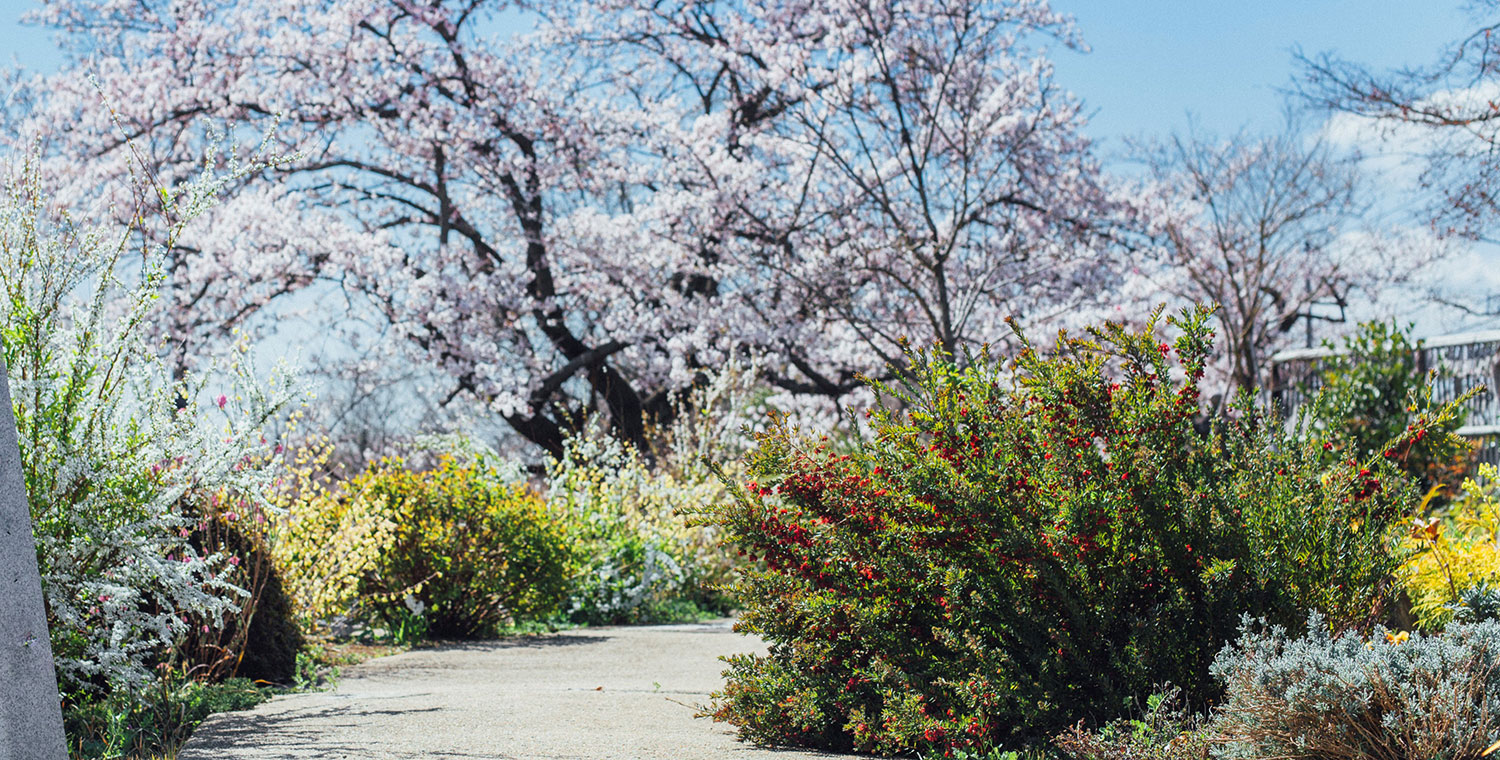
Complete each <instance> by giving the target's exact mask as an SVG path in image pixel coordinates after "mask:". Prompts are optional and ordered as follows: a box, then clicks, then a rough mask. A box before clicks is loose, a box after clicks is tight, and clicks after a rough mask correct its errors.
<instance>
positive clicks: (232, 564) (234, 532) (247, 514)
mask: <svg viewBox="0 0 1500 760" xmlns="http://www.w3.org/2000/svg"><path fill="white" fill-rule="evenodd" d="M186 511H187V513H188V514H190V515H193V516H195V517H196V521H197V525H196V526H195V527H194V528H193V530H192V534H191V536H190V540H191V542H192V545H193V546H194V547H195V548H197V550H198V551H199V552H200V553H202V554H204V555H214V556H222V557H225V558H226V564H225V565H224V566H223V567H222V568H221V569H220V574H221V575H222V576H223V577H225V578H226V579H227V580H229V581H230V582H231V583H233V584H235V585H236V586H238V587H239V588H242V589H244V590H245V596H244V598H243V599H242V600H241V601H240V604H239V611H238V612H237V613H236V614H233V615H229V616H227V617H226V618H225V620H224V622H223V624H222V625H220V626H214V625H210V621H206V620H199V621H197V625H195V626H193V627H192V628H190V629H189V631H188V634H187V636H186V637H185V638H184V640H183V641H182V642H181V643H180V644H179V645H178V647H177V650H178V654H179V656H180V657H181V659H182V661H183V662H182V664H183V666H184V667H186V668H187V669H188V672H190V673H191V674H192V675H193V677H195V678H198V679H200V680H210V681H216V680H222V679H224V678H227V677H230V676H243V677H245V678H249V679H251V680H261V681H268V682H271V683H277V684H290V683H292V682H293V680H294V679H295V677H296V670H297V653H298V652H300V651H301V650H302V648H303V647H304V646H305V645H306V641H305V639H304V638H303V635H302V630H301V628H299V627H298V625H297V621H296V619H295V617H294V614H293V610H292V607H291V604H290V601H289V600H288V599H287V595H286V591H285V589H284V588H283V586H282V582H281V576H280V574H279V573H278V572H277V570H276V564H275V562H274V561H273V560H272V557H271V549H270V544H269V533H270V520H268V518H267V515H266V512H265V510H264V509H263V508H262V507H260V506H258V505H256V504H255V503H254V502H251V501H247V500H244V499H238V498H230V497H226V496H225V495H223V494H217V493H216V494H213V495H210V496H208V497H206V498H203V497H199V498H197V499H192V500H190V505H189V506H188V507H187V510H186Z"/></svg>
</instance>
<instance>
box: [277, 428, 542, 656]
mask: <svg viewBox="0 0 1500 760" xmlns="http://www.w3.org/2000/svg"><path fill="white" fill-rule="evenodd" d="M321 455H322V456H326V448H325V449H323V453H322V454H321ZM318 456H320V454H319V453H316V452H315V453H312V454H309V455H308V457H309V458H308V459H306V460H299V462H298V465H299V469H300V470H301V472H300V474H299V475H298V477H299V478H302V482H301V483H300V484H292V488H291V489H290V490H291V491H292V492H294V493H300V494H301V495H300V496H298V497H296V498H291V499H289V500H288V503H287V505H286V508H287V514H286V517H285V518H284V520H283V523H282V525H281V526H280V529H279V531H278V535H277V541H276V556H277V559H278V561H279V562H280V564H281V566H282V567H283V571H284V573H285V574H286V576H287V578H288V587H289V589H290V591H291V593H292V595H293V597H294V598H295V599H297V601H298V603H299V604H300V605H301V606H302V608H303V610H304V611H305V614H306V615H307V616H308V617H311V618H313V619H328V618H331V617H333V616H334V615H338V614H344V613H347V612H349V611H350V610H354V609H356V608H359V609H363V610H366V611H368V612H370V613H371V614H373V616H374V617H375V618H376V620H377V621H379V622H383V623H385V624H386V625H388V626H393V627H394V626H397V625H410V624H412V623H416V624H418V625H419V626H420V628H421V630H422V631H423V632H425V633H426V635H428V636H431V637H434V638H472V637H478V636H486V635H491V634H493V633H495V631H496V629H497V628H499V627H500V626H502V625H504V624H507V623H512V622H517V621H522V620H533V619H538V618H542V617H546V616H549V615H551V614H553V613H554V612H556V611H557V608H558V605H559V604H560V603H561V602H562V600H563V599H564V598H565V597H566V594H567V589H568V586H569V575H570V566H571V564H572V550H571V548H570V542H569V536H568V531H567V529H566V525H565V523H564V521H563V520H562V519H560V516H559V515H558V514H557V513H556V512H555V511H554V510H552V509H550V508H549V507H548V506H547V503H546V502H545V501H544V500H543V499H542V498H541V497H540V496H539V495H538V494H537V493H536V492H535V491H534V490H532V489H531V488H530V487H528V486H527V485H525V484H520V483H511V482H508V480H507V479H506V478H504V477H501V475H500V473H498V472H497V471H495V469H494V468H493V467H491V466H490V465H488V464H485V463H483V462H480V461H461V460H459V459H455V458H454V457H452V456H449V455H443V456H440V457H439V458H438V460H437V464H436V466H435V467H433V468H432V469H430V470H426V471H417V470H413V469H410V468H408V466H407V465H406V463H405V462H404V461H403V460H402V459H400V458H390V459H384V460H381V461H380V462H377V463H375V464H372V465H370V467H368V468H367V469H366V470H365V471H364V472H363V473H361V474H360V475H358V476H356V477H354V478H352V479H350V480H348V481H347V482H344V483H342V484H340V485H338V486H336V487H331V488H330V487H327V486H325V485H323V484H321V483H319V482H318V481H317V480H316V478H314V477H313V476H312V475H311V472H313V471H315V469H316V468H315V467H314V466H313V465H314V464H315V462H316V458H317V457H318Z"/></svg>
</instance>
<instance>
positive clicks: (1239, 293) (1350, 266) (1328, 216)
mask: <svg viewBox="0 0 1500 760" xmlns="http://www.w3.org/2000/svg"><path fill="white" fill-rule="evenodd" d="M1136 148H1137V154H1138V157H1139V158H1140V159H1141V160H1142V161H1143V162H1144V163H1145V165H1146V167H1147V170H1148V175H1149V177H1150V180H1151V191H1150V192H1149V193H1146V194H1144V196H1143V197H1144V200H1143V208H1144V214H1143V215H1144V217H1145V218H1146V219H1148V220H1149V225H1148V226H1149V227H1150V229H1151V230H1152V231H1153V234H1154V238H1155V240H1156V241H1157V245H1158V246H1159V250H1160V251H1161V253H1162V255H1161V257H1160V259H1159V261H1158V262H1157V265H1156V266H1154V267H1152V268H1150V269H1148V270H1147V271H1148V272H1149V278H1150V279H1151V280H1152V282H1153V286H1154V289H1155V290H1156V292H1158V293H1160V294H1161V295H1162V296H1167V297H1171V298H1175V299H1177V300H1181V301H1185V302H1198V303H1213V304H1217V305H1218V310H1217V311H1216V313H1215V316H1216V319H1217V321H1218V323H1219V327H1220V329H1219V336H1218V345H1219V352H1220V354H1221V358H1222V365H1223V366H1222V368H1221V370H1222V371H1223V373H1224V374H1225V375H1226V378H1225V379H1226V385H1227V387H1226V393H1232V392H1234V391H1235V390H1238V389H1245V390H1251V391H1254V390H1257V389H1259V388H1260V387H1262V385H1263V384H1264V383H1265V382H1266V381H1268V380H1269V375H1268V373H1269V369H1270V358H1271V356H1272V355H1273V354H1274V353H1275V352H1277V351H1279V350H1281V349H1285V348H1289V347H1292V346H1296V345H1299V344H1304V342H1305V345H1306V346H1308V347H1311V346H1312V341H1313V331H1314V323H1316V322H1319V321H1322V322H1329V323H1343V322H1345V321H1346V319H1348V318H1349V316H1350V309H1351V306H1352V307H1355V308H1356V309H1357V308H1358V307H1360V306H1366V307H1368V306H1369V305H1370V304H1372V303H1374V302H1376V301H1378V300H1379V299H1380V298H1381V296H1382V294H1383V293H1384V291H1385V290H1386V289H1388V288H1391V287H1393V286H1396V285H1399V284H1401V283H1403V282H1405V281H1407V280H1408V279H1409V278H1410V277H1411V275H1412V274H1413V273H1414V272H1415V271H1416V270H1418V269H1419V268H1420V267H1422V266H1423V265H1425V264H1427V263H1429V262H1430V261H1431V260H1433V259H1434V258H1436V257H1437V256H1439V255H1441V253H1442V252H1443V249H1442V246H1440V245H1437V244H1436V243H1435V241H1432V240H1430V239H1426V238H1424V237H1423V236H1421V235H1415V234H1412V232H1411V231H1410V230H1403V229H1401V228H1399V227H1396V226H1391V225H1386V226H1380V225H1377V224H1376V223H1374V221H1373V219H1372V218H1371V217H1370V216H1368V215H1367V214H1366V212H1367V210H1368V209H1369V206H1370V199H1371V192H1370V187H1369V183H1368V178H1367V177H1365V176H1364V174H1363V172H1362V170H1361V167H1360V158H1359V156H1358V155H1354V154H1350V153H1348V152H1343V151H1340V150H1339V149H1338V148H1337V147H1335V146H1333V145H1331V144H1330V143H1329V142H1328V141H1327V140H1326V139H1325V137H1324V136H1323V134H1322V133H1320V132H1314V133H1310V134H1309V133H1308V132H1306V131H1305V130H1303V129H1301V128H1300V126H1299V120H1298V117H1297V116H1296V115H1295V114H1293V113H1288V115H1287V116H1286V120H1285V124H1284V128H1283V130H1282V131H1281V132H1279V133H1276V134H1271V135H1253V134H1249V133H1246V132H1240V133H1238V134H1236V135H1234V136H1232V137H1230V138H1228V139H1215V138H1213V137H1209V136H1204V135H1199V134H1194V133H1188V134H1186V135H1181V134H1179V135H1174V136H1172V137H1170V138H1167V139H1164V140H1158V141H1154V142H1143V143H1138V144H1137V145H1136ZM1299 328H1300V329H1299Z"/></svg>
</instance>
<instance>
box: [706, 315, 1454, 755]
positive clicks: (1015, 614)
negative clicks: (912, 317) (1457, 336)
mask: <svg viewBox="0 0 1500 760" xmlns="http://www.w3.org/2000/svg"><path fill="white" fill-rule="evenodd" d="M1209 315H1210V312H1209V311H1208V310H1206V309H1201V308H1200V309H1197V310H1192V311H1184V312H1183V313H1182V314H1181V315H1180V316H1178V317H1176V318H1172V319H1167V320H1165V328H1166V330H1167V331H1168V332H1174V333H1175V334H1176V338H1175V341H1174V342H1173V343H1171V344H1166V343H1160V342H1158V340H1157V338H1156V337H1154V336H1155V335H1156V334H1157V332H1158V330H1157V328H1158V327H1160V326H1162V320H1161V319H1160V313H1159V312H1158V314H1156V315H1153V317H1152V319H1151V322H1150V324H1149V325H1148V326H1147V327H1146V328H1145V329H1144V330H1141V331H1138V332H1137V331H1131V330H1128V329H1126V328H1124V327H1121V326H1119V325H1107V326H1105V327H1103V328H1099V329H1093V330H1090V331H1089V333H1088V337H1087V338H1086V339H1073V338H1070V337H1068V336H1066V335H1062V336H1059V341H1058V344H1057V346H1056V348H1055V349H1053V350H1050V351H1049V352H1047V353H1043V352H1041V351H1039V350H1038V349H1036V348H1034V347H1033V346H1032V345H1031V344H1030V343H1028V342H1027V341H1026V339H1025V337H1024V336H1022V335H1019V331H1018V338H1019V340H1020V343H1021V349H1020V351H1019V353H1018V354H1017V355H1016V356H1015V358H1014V360H1002V359H1000V358H997V357H993V356H990V355H988V353H981V354H979V355H978V356H965V357H963V361H962V363H960V362H958V361H955V360H954V359H953V358H951V357H948V356H944V355H941V354H916V355H914V357H913V358H914V359H915V361H914V362H913V363H912V369H911V372H910V374H909V377H908V378H907V379H906V380H905V381H904V382H903V383H902V384H900V385H899V386H897V387H886V386H879V385H877V386H876V390H877V391H878V392H879V396H880V401H879V403H878V404H877V406H876V408H874V409H872V410H871V411H870V412H869V413H868V425H867V426H866V427H867V430H866V431H865V436H864V438H863V439H862V441H861V442H860V443H859V444H858V445H857V446H855V447H854V449H853V450H852V451H849V452H846V453H840V452H836V451H834V450H832V449H831V448H830V446H829V444H828V442H827V439H817V438H810V437H807V436H804V435H802V434H800V433H799V432H798V431H795V430H793V429H790V428H789V427H788V426H787V425H785V424H778V425H776V426H774V427H773V428H772V429H771V430H770V431H769V432H768V433H766V434H764V435H762V436H761V437H760V440H759V446H758V449H757V450H756V451H755V452H753V453H752V455H751V457H750V460H749V462H748V470H749V472H750V476H751V477H752V478H753V482H748V483H745V484H744V485H743V487H742V488H738V489H736V490H735V497H734V500H733V501H732V502H731V503H728V504H724V505H721V506H719V507H716V508H714V509H713V510H712V511H711V512H710V516H709V518H708V519H710V520H711V521H713V522H715V523H717V524H718V525H720V526H722V528H723V529H724V531H725V535H726V536H727V538H728V540H729V541H730V542H732V543H733V544H735V545H737V546H738V547H739V548H740V550H741V551H744V552H746V553H747V554H748V555H750V557H751V558H752V559H754V560H756V562H755V563H754V569H750V570H746V571H744V572H743V573H742V574H741V575H740V577H739V579H738V581H737V582H736V585H735V587H734V589H733V590H734V593H735V594H736V595H737V597H738V598H739V599H740V600H742V603H743V614H742V617H741V620H740V623H739V625H740V628H741V630H745V631H749V632H753V633H756V634H759V635H761V636H762V637H764V638H765V640H766V641H767V642H768V644H769V654H768V655H766V656H741V657H735V658H731V659H730V660H729V664H730V668H729V670H728V671H727V672H726V676H727V679H728V680H727V684H726V686H725V687H724V689H723V690H722V691H721V692H719V693H717V694H716V695H715V700H716V701H715V704H714V708H713V709H714V716H715V717H716V718H717V719H719V720H722V721H728V722H730V723H733V724H735V725H737V726H738V727H739V730H740V732H741V734H742V736H743V737H745V738H747V739H750V740H753V741H756V742H761V743H770V744H793V745H804V746H815V747H823V748H829V749H837V750H857V751H862V752H874V753H878V754H887V755H892V754H898V753H907V752H911V751H914V750H915V751H919V752H924V753H938V754H944V755H952V754H955V753H956V754H958V755H959V756H970V755H973V754H976V753H985V752H989V751H992V750H994V749H997V748H1020V747H1022V746H1024V745H1026V744H1028V743H1031V742H1041V741H1045V740H1046V739H1047V737H1050V736H1053V735H1055V734H1057V733H1058V732H1059V731H1061V730H1063V729H1064V728H1067V727H1070V726H1074V725H1076V724H1078V722H1079V721H1084V722H1085V723H1086V724H1090V725H1099V724H1102V723H1104V722H1106V721H1108V720H1110V719H1112V718H1116V717H1119V716H1120V714H1121V712H1122V708H1123V706H1125V705H1127V704H1138V703H1139V701H1138V700H1140V699H1143V698H1145V697H1146V696H1147V695H1149V694H1150V693H1151V692H1152V690H1153V686H1155V685H1159V684H1162V683H1171V684H1173V685H1174V686H1175V687H1177V688H1179V689H1181V690H1182V694H1183V695H1184V697H1185V698H1186V700H1187V701H1188V703H1189V704H1190V705H1193V706H1195V707H1201V706H1202V705H1203V704H1204V703H1205V702H1206V701H1208V700H1209V699H1211V698H1212V697H1214V696H1215V694H1216V692H1217V688H1218V687H1217V686H1216V684H1215V682H1214V680H1213V679H1212V677H1211V675H1210V673H1209V667H1210V665H1211V663H1212V662H1213V658H1214V655H1215V654H1216V653H1217V652H1218V651H1219V649H1220V648H1221V647H1222V646H1223V644H1224V643H1225V642H1227V641H1231V640H1233V639H1234V637H1235V635H1236V632H1237V626H1238V625H1239V621H1240V618H1241V616H1242V615H1243V614H1245V613H1249V614H1251V615H1254V616H1256V617H1261V618H1265V619H1266V620H1268V621H1272V622H1279V623H1281V624H1283V625H1296V624H1298V623H1301V622H1302V621H1304V620H1306V619H1307V615H1308V612H1309V611H1310V610H1320V611H1322V612H1323V613H1324V614H1325V615H1326V619H1327V620H1328V621H1329V624H1330V625H1332V626H1334V627H1338V628H1368V627H1369V626H1370V625H1373V623H1374V621H1375V620H1376V619H1377V618H1378V617H1379V615H1380V614H1381V611H1382V610H1381V607H1382V604H1383V603H1384V601H1385V598H1386V596H1387V594H1388V589H1389V588H1390V585H1391V578H1392V576H1393V573H1394V571H1395V570H1396V569H1397V567H1398V566H1399V564H1400V562H1401V557H1400V556H1399V551H1398V550H1397V549H1396V548H1395V544H1394V542H1393V541H1392V540H1391V535H1392V533H1393V531H1391V530H1390V528H1391V526H1392V525H1394V524H1396V523H1397V522H1399V521H1401V520H1403V519H1405V518H1407V517H1409V516H1410V514H1411V512H1412V509H1413V505H1414V503H1415V498H1414V495H1413V488H1412V486H1411V485H1410V483H1408V482H1407V480H1405V479H1404V477H1403V475H1402V473H1401V472H1400V471H1399V470H1398V469H1397V468H1396V467H1395V466H1394V465H1393V464H1391V463H1390V462H1389V461H1386V459H1385V458H1382V457H1379V456H1374V457H1371V458H1369V459H1368V460H1366V461H1363V462H1360V461H1355V460H1342V461H1338V462H1335V463H1333V464H1332V465H1330V464H1328V463H1327V461H1326V457H1327V452H1328V451H1330V450H1332V448H1333V447H1334V446H1335V445H1336V444H1338V443H1340V442H1334V441H1325V440H1320V439H1317V438H1315V437H1311V436H1308V435H1304V434H1303V433H1302V432H1301V431H1299V430H1291V431H1288V430H1287V428H1286V427H1285V426H1283V425H1282V424H1280V423H1279V422H1277V421H1276V420H1275V419H1274V418H1273V417H1269V416H1267V415H1266V414H1265V413H1263V412H1261V411H1259V410H1257V409H1255V408H1254V407H1253V406H1252V404H1250V403H1249V400H1248V399H1244V398H1242V399H1241V400H1240V401H1239V402H1238V403H1237V404H1236V405H1235V410H1234V413H1233V414H1232V415H1230V416H1228V417H1226V418H1220V419H1214V420H1211V421H1204V420H1201V419H1199V418H1198V415H1199V403H1198V399H1199V389H1198V382H1199V380H1200V378H1201V377H1202V375H1203V369H1204V364H1205V361H1206V358H1207V356H1208V353H1209V349H1210V340H1211V337H1212V333H1211V332H1210V331H1209V330H1208V328H1207V326H1206V320H1207V319H1208V317H1209ZM1441 416H1442V415H1429V416H1428V419H1435V418H1440V417H1441ZM1195 423H1196V424H1195ZM1420 430H1421V428H1420V427H1419V428H1418V429H1417V432H1420Z"/></svg>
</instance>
